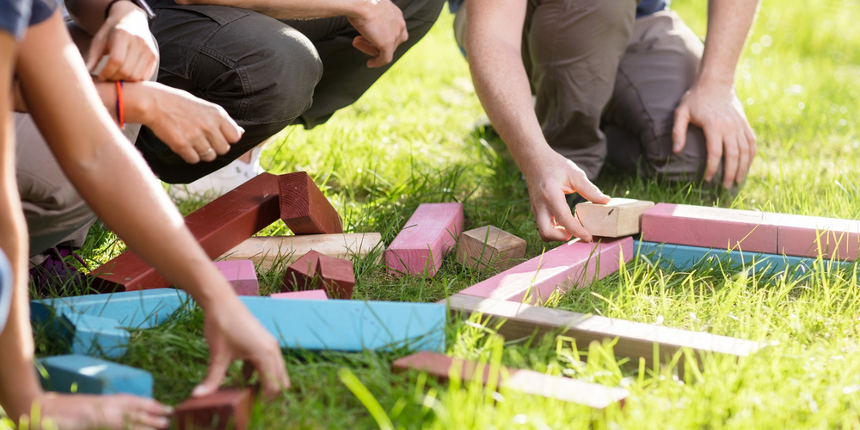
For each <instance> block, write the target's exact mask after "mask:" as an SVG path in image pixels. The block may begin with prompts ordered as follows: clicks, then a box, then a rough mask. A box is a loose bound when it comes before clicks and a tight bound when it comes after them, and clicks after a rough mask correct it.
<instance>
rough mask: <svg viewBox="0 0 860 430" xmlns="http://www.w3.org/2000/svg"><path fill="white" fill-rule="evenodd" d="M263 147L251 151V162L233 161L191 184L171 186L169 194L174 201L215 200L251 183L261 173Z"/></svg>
mask: <svg viewBox="0 0 860 430" xmlns="http://www.w3.org/2000/svg"><path fill="white" fill-rule="evenodd" d="M262 152H263V148H262V145H259V146H257V147H255V148H254V149H252V150H251V162H250V163H245V162H244V161H241V160H238V159H236V160H233V162H232V163H230V164H228V165H226V166H224V167H222V168H221V169H218V170H216V171H215V172H212V173H210V174H209V175H207V176H204V177H202V178H200V179H198V180H196V181H194V182H192V183H190V184H171V185H170V190H169V191H168V193H169V194H170V197H172V198H173V199H174V200H191V199H214V198H216V197H220V196H222V195H224V194H225V193H227V192H228V191H230V190H232V189H234V188H236V187H238V186H239V185H242V184H244V183H245V182H248V181H250V180H251V179H253V178H254V177H256V176H257V175H259V174H260V173H263V168H262V167H260V154H261V153H262Z"/></svg>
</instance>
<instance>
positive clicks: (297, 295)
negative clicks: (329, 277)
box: [270, 290, 328, 300]
mask: <svg viewBox="0 0 860 430" xmlns="http://www.w3.org/2000/svg"><path fill="white" fill-rule="evenodd" d="M270 297H271V298H273V299H294V300H328V295H326V293H325V290H307V291H289V292H286V293H275V294H272V295H271V296H270Z"/></svg>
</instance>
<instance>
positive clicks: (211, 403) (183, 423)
mask: <svg viewBox="0 0 860 430" xmlns="http://www.w3.org/2000/svg"><path fill="white" fill-rule="evenodd" d="M253 401H254V399H253V394H252V392H251V390H250V389H248V388H245V389H222V390H220V391H218V392H216V393H215V394H212V395H210V396H206V397H193V398H190V399H188V400H186V401H185V402H183V403H182V404H181V405H179V406H177V407H176V411H175V413H174V414H175V419H176V425H177V427H178V428H179V430H228V429H230V430H245V429H247V428H248V420H249V419H250V417H251V407H252V406H253Z"/></svg>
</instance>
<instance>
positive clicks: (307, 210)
mask: <svg viewBox="0 0 860 430" xmlns="http://www.w3.org/2000/svg"><path fill="white" fill-rule="evenodd" d="M278 183H279V185H280V194H281V199H280V201H281V219H282V220H284V223H285V224H286V225H287V227H289V228H290V231H292V232H293V234H296V235H302V234H331V233H343V225H342V224H341V220H340V215H338V214H337V211H336V210H335V209H334V207H333V206H332V205H331V203H330V202H329V201H328V199H326V198H325V196H324V195H323V193H322V191H320V189H319V188H318V187H317V184H315V183H314V180H313V179H311V177H310V176H309V175H308V174H307V173H305V172H295V173H288V174H286V175H281V176H279V177H278Z"/></svg>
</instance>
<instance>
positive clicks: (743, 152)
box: [735, 129, 752, 185]
mask: <svg viewBox="0 0 860 430" xmlns="http://www.w3.org/2000/svg"><path fill="white" fill-rule="evenodd" d="M735 140H736V141H737V142H738V174H737V177H736V179H735V180H736V182H737V183H738V185H740V184H741V183H743V182H744V181H745V180H746V178H747V171H748V170H749V168H750V163H751V160H752V159H751V158H750V144H749V142H748V141H747V136H746V134H745V133H744V132H743V129H741V130H740V134H738V135H737V137H735Z"/></svg>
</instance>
